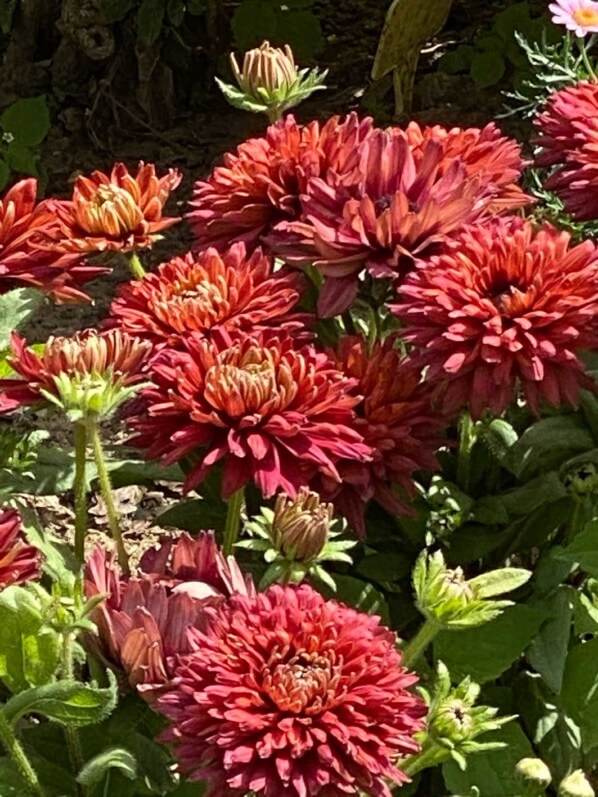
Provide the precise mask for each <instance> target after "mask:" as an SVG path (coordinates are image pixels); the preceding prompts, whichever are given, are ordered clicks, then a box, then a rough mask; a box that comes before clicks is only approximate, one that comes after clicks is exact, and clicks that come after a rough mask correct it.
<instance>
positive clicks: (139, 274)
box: [127, 252, 146, 280]
mask: <svg viewBox="0 0 598 797" xmlns="http://www.w3.org/2000/svg"><path fill="white" fill-rule="evenodd" d="M127 259H128V261H129V268H130V269H131V274H132V275H133V276H134V277H135V279H138V280H140V279H143V277H145V273H146V272H145V269H144V268H143V265H142V263H141V260H140V259H139V255H138V254H137V252H131V254H130V255H129V257H128V258H127Z"/></svg>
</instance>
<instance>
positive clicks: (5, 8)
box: [0, 0, 17, 33]
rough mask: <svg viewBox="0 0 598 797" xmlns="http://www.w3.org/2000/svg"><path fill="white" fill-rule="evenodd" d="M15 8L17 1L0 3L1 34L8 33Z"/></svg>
mask: <svg viewBox="0 0 598 797" xmlns="http://www.w3.org/2000/svg"><path fill="white" fill-rule="evenodd" d="M16 7H17V0H2V2H0V29H1V30H2V33H8V32H9V31H10V29H11V26H12V18H13V15H14V13H15V8H16Z"/></svg>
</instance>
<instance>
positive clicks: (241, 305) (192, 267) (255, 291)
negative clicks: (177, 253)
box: [110, 244, 304, 348]
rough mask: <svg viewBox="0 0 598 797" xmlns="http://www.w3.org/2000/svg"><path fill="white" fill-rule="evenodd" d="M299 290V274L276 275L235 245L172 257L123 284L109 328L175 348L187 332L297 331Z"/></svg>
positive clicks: (267, 263) (263, 260)
mask: <svg viewBox="0 0 598 797" xmlns="http://www.w3.org/2000/svg"><path fill="white" fill-rule="evenodd" d="M302 288H303V280H302V277H301V275H300V274H298V273H297V272H281V271H278V272H274V270H273V263H272V259H271V258H269V257H267V256H266V255H264V254H263V253H262V252H261V250H259V249H258V250H256V251H255V252H254V253H253V254H252V255H251V257H247V256H246V253H245V246H244V245H243V244H235V245H234V246H232V247H231V248H230V249H228V250H227V251H226V252H225V253H224V254H223V255H222V256H221V255H220V254H219V253H218V252H217V251H216V250H215V249H208V250H207V251H205V252H203V253H202V254H199V255H195V256H194V255H192V254H188V255H186V256H185V257H175V258H173V259H172V260H171V261H170V262H168V263H164V264H163V265H161V266H160V267H159V268H158V270H157V272H156V273H150V274H146V276H145V277H144V278H143V279H141V280H135V281H133V282H130V283H128V284H126V285H125V286H124V287H123V288H121V290H120V296H119V298H118V299H116V301H114V302H113V304H112V307H111V315H112V319H110V323H111V325H118V326H119V328H121V329H123V330H125V331H126V332H129V333H131V334H133V335H137V336H138V337H141V338H149V339H151V340H152V341H153V342H154V343H155V344H156V343H158V344H168V345H169V346H172V347H175V348H178V347H180V346H181V345H182V339H183V337H184V336H186V335H187V334H188V333H189V332H200V333H202V334H203V335H206V336H207V335H209V334H210V333H211V332H213V331H214V330H216V329H226V330H229V331H233V330H243V331H246V332H247V331H252V330H253V331H255V330H258V329H261V328H263V327H269V326H275V327H277V328H283V329H289V328H290V329H293V328H301V327H302V325H303V324H302V321H303V319H304V316H303V315H300V314H298V313H295V314H291V312H290V311H291V310H292V308H293V307H294V306H295V305H296V304H297V302H298V301H299V298H300V293H301V290H302Z"/></svg>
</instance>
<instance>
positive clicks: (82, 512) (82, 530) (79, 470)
mask: <svg viewBox="0 0 598 797" xmlns="http://www.w3.org/2000/svg"><path fill="white" fill-rule="evenodd" d="M86 456H87V429H86V427H85V424H84V423H76V424H75V555H76V557H77V560H78V561H79V564H81V565H82V564H83V562H84V559H85V535H86V534H87V479H86Z"/></svg>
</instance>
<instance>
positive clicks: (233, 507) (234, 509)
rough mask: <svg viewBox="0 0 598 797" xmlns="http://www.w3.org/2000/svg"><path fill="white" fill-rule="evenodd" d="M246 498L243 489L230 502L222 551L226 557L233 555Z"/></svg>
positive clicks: (232, 496)
mask: <svg viewBox="0 0 598 797" xmlns="http://www.w3.org/2000/svg"><path fill="white" fill-rule="evenodd" d="M244 496H245V491H244V489H243V488H241V489H240V490H237V492H236V493H233V494H232V495H231V497H230V498H229V500H228V509H227V511H226V523H225V526H224V544H223V546H222V551H223V553H224V555H225V556H230V555H231V554H232V552H233V548H234V545H235V543H236V541H237V538H238V536H239V528H240V526H241V510H242V509H243V499H244Z"/></svg>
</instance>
